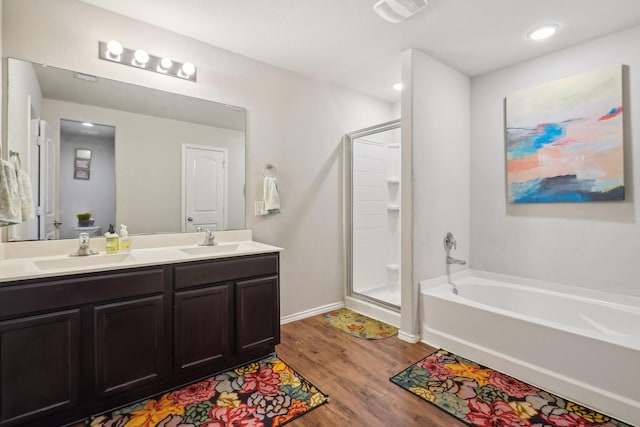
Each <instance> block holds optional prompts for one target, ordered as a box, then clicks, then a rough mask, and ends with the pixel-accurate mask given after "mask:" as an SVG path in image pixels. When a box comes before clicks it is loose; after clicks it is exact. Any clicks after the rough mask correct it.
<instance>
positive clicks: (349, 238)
mask: <svg viewBox="0 0 640 427" xmlns="http://www.w3.org/2000/svg"><path fill="white" fill-rule="evenodd" d="M401 125H402V121H401V119H396V120H391V121H389V122H384V123H381V124H378V125H375V126H371V127H368V128H364V129H360V130H357V131H355V132H352V133H348V134H346V135H345V136H344V147H345V149H344V152H345V153H344V154H345V165H346V167H345V174H344V192H345V206H344V226H345V229H344V236H345V239H344V245H345V248H344V250H345V253H346V254H347V268H346V270H347V296H350V297H353V298H357V299H360V300H362V301H366V302H369V303H372V304H376V305H378V306H382V307H384V308H387V309H389V310H392V311H395V312H398V313H399V312H400V306H397V305H395V304H391V303H389V302H387V301H383V300H380V299H378V298H373V297H370V296H368V295H364V294H361V293H359V292H356V291H355V290H354V289H353V141H354V140H355V139H358V138H362V137H364V136H368V135H373V134H376V133H381V132H386V131H389V130H393V129H397V128H400V127H401ZM400 147H401V148H400V149H402V144H401V145H400ZM400 185H402V183H400ZM400 206H401V209H402V200H400ZM400 227H402V224H400ZM400 259H402V252H401V253H400Z"/></svg>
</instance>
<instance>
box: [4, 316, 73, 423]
mask: <svg viewBox="0 0 640 427" xmlns="http://www.w3.org/2000/svg"><path fill="white" fill-rule="evenodd" d="M79 376H80V310H66V311H59V312H56V313H50V314H43V315H41V316H32V317H23V318H21V319H16V320H7V321H4V322H0V425H2V426H4V425H18V424H20V425H23V423H25V422H27V421H29V420H31V419H34V418H40V417H43V416H46V415H47V414H49V413H53V412H57V411H60V410H63V409H69V408H72V407H74V406H77V405H78V403H79V399H80V397H79V396H80V394H79V393H78V387H79V385H80V381H79ZM27 424H28V423H27Z"/></svg>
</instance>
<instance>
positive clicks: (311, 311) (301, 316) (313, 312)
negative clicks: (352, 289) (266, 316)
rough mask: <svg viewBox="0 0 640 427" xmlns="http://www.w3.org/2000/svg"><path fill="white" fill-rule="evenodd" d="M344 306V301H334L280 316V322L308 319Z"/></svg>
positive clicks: (282, 323)
mask: <svg viewBox="0 0 640 427" xmlns="http://www.w3.org/2000/svg"><path fill="white" fill-rule="evenodd" d="M343 307H344V301H340V302H334V303H333V304H327V305H323V306H320V307H316V308H312V309H309V310H305V311H301V312H299V313H294V314H289V315H288V316H282V317H281V318H280V324H281V325H284V324H285V323H291V322H295V321H296V320H302V319H306V318H307V317H312V316H315V315H317V314H323V313H327V312H329V311H333V310H340V309H341V308H343Z"/></svg>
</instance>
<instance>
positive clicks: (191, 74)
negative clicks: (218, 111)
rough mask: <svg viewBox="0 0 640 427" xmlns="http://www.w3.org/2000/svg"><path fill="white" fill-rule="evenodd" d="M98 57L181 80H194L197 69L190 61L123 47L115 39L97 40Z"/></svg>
mask: <svg viewBox="0 0 640 427" xmlns="http://www.w3.org/2000/svg"><path fill="white" fill-rule="evenodd" d="M98 45H99V52H100V59H104V60H105V61H111V62H118V63H120V64H123V65H129V66H131V67H136V68H142V69H143V70H147V71H154V72H156V73H160V74H165V75H167V76H172V77H177V78H179V79H183V80H189V81H192V82H195V81H196V78H197V74H198V70H197V69H196V67H195V65H193V64H192V63H190V62H185V63H182V62H178V61H174V60H172V59H169V58H161V57H158V56H155V55H151V54H149V53H147V52H146V51H144V50H142V49H138V50H133V49H128V48H126V47H123V46H122V44H120V43H119V42H117V41H115V40H111V41H109V42H102V41H101V42H98Z"/></svg>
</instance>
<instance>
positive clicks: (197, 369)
mask: <svg viewBox="0 0 640 427" xmlns="http://www.w3.org/2000/svg"><path fill="white" fill-rule="evenodd" d="M278 274H279V255H278V254H277V253H269V254H261V255H250V256H243V257H234V258H224V259H214V260H205V261H196V262H189V263H181V264H173V265H171V264H170V265H166V266H159V267H144V268H136V269H129V270H117V271H114V272H103V273H92V274H84V275H78V276H61V277H55V278H47V279H37V280H35V279H34V280H28V281H20V282H8V283H0V427H5V426H18V425H29V426H34V427H36V426H59V425H65V424H66V423H70V422H73V421H77V420H81V419H83V418H84V417H86V416H88V415H91V414H97V413H100V412H103V411H106V410H108V409H111V408H114V407H117V406H121V405H124V404H128V403H130V402H133V401H135V400H138V399H141V398H144V397H148V396H151V395H154V394H156V393H160V392H162V391H165V390H168V389H170V388H172V387H175V386H178V385H180V384H185V383H187V382H190V381H193V380H197V379H199V378H204V377H206V376H209V375H212V374H215V373H216V372H220V371H223V370H226V369H229V368H231V367H234V366H236V365H239V364H242V363H245V362H248V361H251V360H254V359H257V358H259V357H263V356H265V355H267V354H269V353H271V352H273V351H274V350H275V345H276V344H277V343H278V342H279V340H280V334H279V330H280V326H279V325H280V311H279V289H278Z"/></svg>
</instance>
